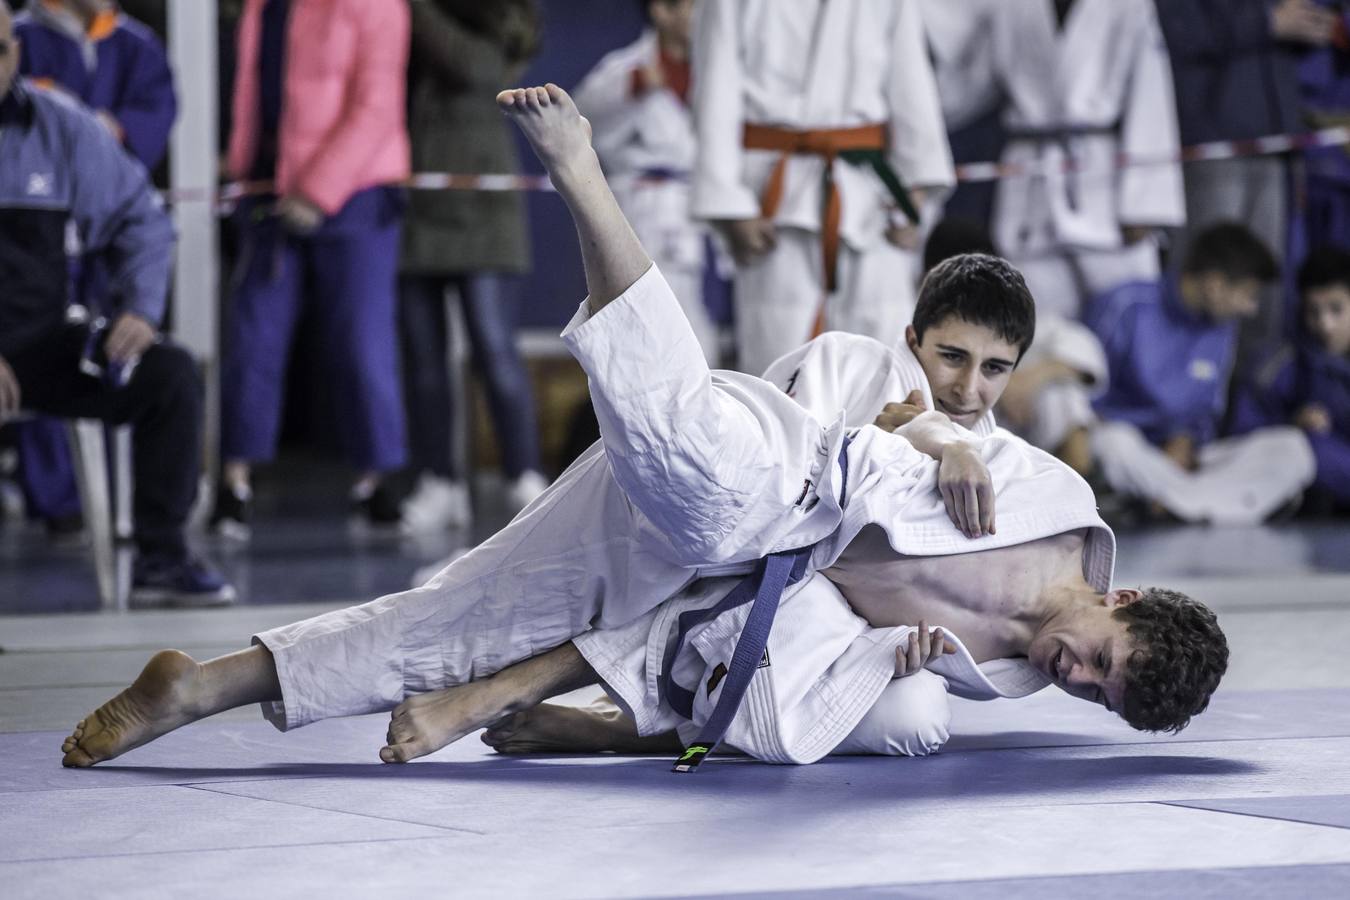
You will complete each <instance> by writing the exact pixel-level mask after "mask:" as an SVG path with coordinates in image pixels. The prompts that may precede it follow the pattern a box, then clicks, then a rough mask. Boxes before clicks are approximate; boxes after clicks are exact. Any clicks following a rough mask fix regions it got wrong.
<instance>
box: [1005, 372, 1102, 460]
mask: <svg viewBox="0 0 1350 900" xmlns="http://www.w3.org/2000/svg"><path fill="white" fill-rule="evenodd" d="M1096 420H1097V416H1096V413H1094V412H1093V411H1092V397H1091V396H1090V395H1089V393H1088V389H1087V388H1086V387H1084V386H1083V385H1082V384H1077V383H1074V382H1070V381H1060V382H1055V383H1054V384H1048V385H1046V386H1045V387H1044V388H1042V389H1041V392H1040V394H1039V395H1037V397H1036V400H1035V404H1034V408H1033V410H1032V419H1031V421H1030V422H1029V423H1027V427H1026V428H1024V429H1023V430H1022V436H1023V437H1025V438H1026V439H1027V440H1028V441H1029V442H1030V443H1032V444H1034V445H1035V446H1037V447H1040V448H1041V449H1042V450H1046V451H1048V452H1050V453H1054V452H1055V451H1057V450H1058V449H1059V448H1060V447H1061V446H1063V444H1064V442H1065V441H1066V440H1068V439H1069V435H1071V434H1072V433H1073V432H1075V431H1077V430H1078V429H1080V428H1088V427H1091V425H1092V424H1093V423H1094V422H1096Z"/></svg>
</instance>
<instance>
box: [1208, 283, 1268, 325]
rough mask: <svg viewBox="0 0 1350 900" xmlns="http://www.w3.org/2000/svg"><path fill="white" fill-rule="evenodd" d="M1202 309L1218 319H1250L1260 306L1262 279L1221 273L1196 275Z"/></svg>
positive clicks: (1223, 320)
mask: <svg viewBox="0 0 1350 900" xmlns="http://www.w3.org/2000/svg"><path fill="white" fill-rule="evenodd" d="M1197 278H1198V281H1197V285H1198V287H1199V295H1198V296H1199V300H1200V308H1201V309H1202V310H1203V311H1204V312H1205V313H1206V314H1207V315H1208V316H1209V317H1210V318H1211V319H1213V320H1214V321H1216V322H1228V321H1232V320H1234V319H1250V318H1252V317H1253V316H1255V315H1256V314H1257V312H1259V311H1260V309H1261V282H1260V281H1257V280H1256V279H1255V278H1229V277H1228V276H1227V275H1223V274H1220V273H1218V272H1205V273H1203V274H1201V275H1199V276H1197Z"/></svg>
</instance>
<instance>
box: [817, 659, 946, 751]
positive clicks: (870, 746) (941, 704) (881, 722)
mask: <svg viewBox="0 0 1350 900" xmlns="http://www.w3.org/2000/svg"><path fill="white" fill-rule="evenodd" d="M951 720H952V712H951V704H950V702H949V701H948V699H947V682H946V680H945V679H943V677H942V676H941V675H937V674H934V673H933V672H928V671H922V672H915V673H914V674H912V675H906V676H905V677H904V678H897V679H895V680H894V681H892V682H891V683H890V684H888V685H887V686H886V689H885V690H884V691H882V692H881V696H880V697H878V698H877V701H876V702H875V703H873V704H872V708H871V709H869V710H868V711H867V714H866V715H864V716H863V717H862V720H861V721H859V722H858V724H857V725H855V726H854V728H853V731H851V732H850V733H849V735H848V737H846V738H844V740H843V741H841V742H840V743H839V746H837V747H835V748H834V749H833V750H831V751H830V755H832V756H860V755H866V756H927V755H928V754H930V753H936V752H937V751H938V750H939V749H941V747H942V745H943V744H945V743H947V738H948V737H949V736H950V733H949V731H948V729H949V728H950V727H951Z"/></svg>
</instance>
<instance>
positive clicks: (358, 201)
mask: <svg viewBox="0 0 1350 900" xmlns="http://www.w3.org/2000/svg"><path fill="white" fill-rule="evenodd" d="M330 226H331V227H330ZM401 232H402V208H401V205H400V203H399V201H398V199H397V198H396V197H395V196H394V195H393V192H392V191H390V190H388V189H385V188H369V189H367V190H364V191H361V192H359V193H357V194H356V195H355V196H353V197H352V198H351V199H350V200H349V201H347V205H346V206H345V207H343V209H342V211H341V212H339V213H338V214H337V216H335V217H334V219H332V220H330V222H329V223H328V224H326V225H325V227H324V228H323V229H322V230H320V231H319V233H317V234H316V235H314V236H313V237H311V238H308V239H307V240H306V243H305V257H306V260H305V265H306V269H307V274H308V275H309V276H310V279H311V285H312V287H311V291H312V296H313V299H314V303H315V306H316V313H317V314H316V315H315V316H314V317H313V318H314V322H315V327H316V328H317V330H318V333H319V334H318V337H319V342H318V345H319V348H320V350H319V352H320V353H321V354H322V358H323V363H324V366H325V368H326V370H327V372H328V383H329V385H330V386H331V389H332V391H333V396H334V398H335V401H336V403H335V404H334V405H335V408H339V409H341V410H342V415H341V417H340V418H339V423H338V428H339V433H338V437H339V439H340V441H341V445H342V447H343V449H344V450H345V451H346V454H347V456H348V459H349V460H350V461H351V463H352V465H353V466H354V467H356V468H357V469H360V470H363V471H375V472H388V471H391V470H393V469H397V468H399V467H400V466H402V465H403V464H404V462H405V461H406V459H407V443H406V434H405V430H404V429H405V425H404V416H405V413H404V408H403V385H402V382H401V378H400V372H399V345H398V297H397V283H398V261H399V241H400V238H401Z"/></svg>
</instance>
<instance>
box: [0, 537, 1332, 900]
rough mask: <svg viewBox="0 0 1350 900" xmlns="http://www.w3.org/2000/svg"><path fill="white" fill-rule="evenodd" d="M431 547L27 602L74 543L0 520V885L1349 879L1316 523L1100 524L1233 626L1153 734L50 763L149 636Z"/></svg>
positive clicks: (222, 890)
mask: <svg viewBox="0 0 1350 900" xmlns="http://www.w3.org/2000/svg"><path fill="white" fill-rule="evenodd" d="M487 518H488V520H489V521H485V522H483V523H482V524H481V526H480V530H482V529H487V528H490V527H491V526H492V524H493V522H492V521H491V519H492V518H493V516H492V515H491V514H489V515H488V517H487ZM497 518H500V514H498V516H497ZM454 543H455V541H454V540H453V539H446V540H443V541H441V542H439V544H437V545H435V546H431V547H421V548H418V547H414V546H410V545H407V544H403V543H400V542H399V541H397V540H393V539H373V538H369V537H352V536H351V535H349V534H348V532H347V531H346V529H345V527H344V526H343V525H341V524H336V525H323V524H321V523H320V522H318V521H316V520H315V519H314V518H313V517H312V516H310V517H308V518H306V517H302V516H296V517H293V518H288V517H287V516H286V515H284V514H281V513H278V514H276V515H274V516H272V517H270V521H268V522H266V523H265V524H264V525H262V526H261V527H260V529H259V535H258V538H257V540H256V541H255V545H254V548H253V549H250V550H248V551H245V552H236V553H234V554H231V555H224V556H222V557H220V558H222V559H223V560H224V561H225V563H226V565H227V567H228V568H229V569H230V571H231V572H232V574H233V575H234V576H235V577H236V578H237V579H238V580H239V581H240V583H241V586H242V587H243V588H244V594H245V601H246V602H244V603H242V604H241V605H240V606H238V607H236V608H233V609H227V610H215V611H200V612H169V611H160V612H136V613H127V614H120V615H119V614H104V613H95V612H88V613H85V614H81V615H57V614H53V613H58V612H63V611H66V610H92V609H94V607H95V605H96V604H94V603H93V601H92V599H91V597H90V594H91V592H92V578H91V576H90V575H89V573H88V571H87V569H86V567H85V564H84V561H83V557H82V556H81V555H80V553H79V551H73V552H65V553H64V555H62V554H61V553H53V552H51V551H49V550H46V549H44V548H43V547H42V546H41V542H40V541H39V540H38V539H37V538H36V537H35V536H33V535H31V534H27V535H24V534H19V535H16V534H14V533H12V532H11V533H9V534H7V535H6V536H4V537H3V538H2V539H0V560H3V562H4V567H3V574H0V612H7V613H11V615H0V650H2V651H3V652H0V885H3V887H2V888H0V894H3V895H4V896H6V897H42V898H53V897H64V896H76V895H78V896H81V897H89V896H98V897H112V896H164V897H169V896H182V895H185V894H188V893H191V894H192V895H193V896H231V897H237V896H254V897H271V896H297V897H312V896H326V897H344V896H362V895H380V896H409V895H414V896H424V895H427V894H428V893H429V892H435V894H436V895H438V896H452V897H460V896H464V897H476V896H492V897H514V896H522V897H524V896H550V897H583V896H584V897H594V896H670V897H674V896H690V897H695V896H698V897H702V896H714V895H718V896H720V895H727V894H736V895H743V896H746V897H776V896H789V897H794V898H796V897H813V896H818V895H825V894H830V895H837V894H858V895H887V896H904V897H932V898H958V897H959V898H977V900H982V898H994V897H999V898H1011V897H1042V896H1045V895H1055V896H1068V897H1080V896H1094V897H1126V896H1128V897H1138V896H1149V895H1152V896H1157V897H1176V896H1183V897H1215V898H1235V897H1237V898H1241V897H1269V896H1282V897H1300V898H1301V897H1343V896H1350V661H1347V655H1346V653H1345V649H1344V648H1345V647H1346V646H1348V645H1350V527H1347V525H1345V524H1326V525H1297V526H1286V527H1283V528H1280V529H1228V530H1220V529H1210V530H1205V529H1186V528H1176V529H1166V530H1159V531H1153V532H1146V533H1137V534H1126V535H1122V538H1121V561H1120V567H1119V570H1118V574H1119V578H1118V582H1119V583H1121V584H1139V583H1155V582H1158V583H1166V584H1169V585H1176V586H1179V587H1181V588H1183V589H1185V590H1188V591H1190V592H1192V593H1194V594H1196V595H1197V596H1200V597H1202V598H1203V599H1205V600H1206V601H1207V602H1209V603H1210V604H1211V605H1212V606H1213V607H1214V608H1215V609H1216V610H1217V611H1218V612H1219V615H1220V618H1221V620H1222V623H1223V625H1224V628H1225V630H1226V631H1227V633H1228V635H1229V639H1230V643H1231V645H1232V650H1233V662H1232V667H1231V670H1230V673H1229V676H1228V677H1227V678H1226V680H1225V683H1224V686H1223V688H1221V689H1220V691H1219V693H1218V694H1216V696H1215V698H1214V702H1213V704H1212V706H1211V709H1210V710H1209V711H1208V712H1206V713H1205V714H1204V715H1203V716H1201V717H1200V718H1199V719H1197V720H1196V721H1195V722H1194V723H1193V724H1192V726H1191V727H1190V728H1188V729H1187V730H1186V731H1185V732H1183V733H1182V734H1180V735H1177V736H1172V737H1157V736H1150V735H1144V734H1139V733H1137V732H1133V731H1131V730H1130V729H1128V728H1127V727H1125V726H1124V725H1123V724H1122V723H1120V722H1119V721H1117V720H1116V719H1114V718H1113V717H1111V716H1110V715H1109V714H1107V713H1106V712H1105V711H1102V710H1098V709H1095V708H1092V707H1089V706H1087V705H1086V704H1082V703H1079V702H1076V701H1073V700H1071V699H1070V698H1068V697H1066V696H1065V695H1063V694H1061V693H1059V692H1057V691H1056V690H1055V689H1053V688H1052V689H1050V690H1047V691H1044V692H1042V693H1040V694H1037V695H1035V696H1033V697H1031V698H1028V699H1025V700H1021V701H1003V702H998V703H986V704H976V703H969V702H964V701H955V717H954V725H953V733H954V737H953V739H952V741H951V743H950V744H949V745H948V746H947V748H946V749H945V751H944V752H943V753H941V754H940V755H938V756H936V757H932V758H928V759H918V760H888V759H831V760H826V761H824V762H822V763H819V764H816V765H813V766H808V767H799V768H787V767H773V766H764V765H759V764H754V763H750V762H748V761H741V760H723V761H718V762H716V763H710V764H709V765H707V766H705V767H704V771H701V772H700V774H699V775H697V776H695V777H692V778H684V777H676V776H673V775H671V774H669V772H668V765H667V764H666V761H665V760H662V759H650V758H623V757H613V756H609V757H549V758H530V759H511V758H502V757H496V756H494V755H493V754H492V753H491V752H490V751H488V750H487V749H486V748H485V747H484V746H483V745H482V744H481V743H479V742H478V741H477V740H476V739H475V738H473V737H470V738H468V739H465V740H464V741H462V742H460V743H459V744H456V745H453V746H451V747H450V748H447V749H446V750H444V751H441V752H440V753H439V754H436V755H434V756H432V757H430V758H428V759H426V760H423V761H420V762H417V763H414V764H412V765H409V766H406V767H401V768H389V767H385V766H381V765H380V764H379V763H378V761H377V760H376V757H375V752H376V750H377V749H378V747H379V746H380V744H381V743H382V738H383V735H384V729H385V723H386V719H385V717H384V716H369V717H363V718H357V719H350V720H337V721H329V722H321V723H319V724H317V725H314V726H311V727H309V728H305V729H301V730H300V731H297V732H295V733H293V734H289V735H282V734H279V733H277V732H275V731H274V730H272V728H271V727H270V726H268V725H266V724H265V723H263V722H262V721H261V720H260V718H259V716H258V715H257V712H256V710H247V709H246V710H238V711H235V712H232V713H228V714H225V715H223V716H221V717H218V718H217V719H214V720H211V721H208V722H204V723H199V724H197V725H193V726H189V727H187V728H184V729H182V730H180V731H179V732H176V733H174V734H172V735H169V736H168V737H166V738H164V739H162V740H160V741H158V742H156V743H154V744H151V745H149V746H147V747H144V748H141V749H140V750H137V751H133V752H132V753H129V754H127V755H126V756H125V757H123V758H121V759H119V760H117V761H116V762H115V763H114V764H112V765H107V766H102V767H99V768H96V769H93V770H88V771H69V770H63V769H61V768H60V765H59V753H58V752H57V746H58V745H59V743H60V741H61V738H62V737H63V736H64V734H65V730H67V729H68V727H69V725H70V724H71V723H73V721H74V720H75V719H77V718H79V716H81V715H82V714H83V713H84V712H86V711H87V710H88V709H89V708H91V707H92V706H94V705H96V704H98V703H99V702H101V701H102V700H104V699H106V698H107V697H108V696H109V695H111V694H112V693H113V692H115V691H116V690H117V689H118V688H120V687H121V686H123V685H125V683H126V682H127V681H128V680H129V679H130V678H131V677H133V676H134V675H135V673H136V672H137V671H138V670H139V668H140V665H141V664H142V663H143V661H144V659H145V658H146V656H148V654H149V653H150V652H151V651H153V650H155V649H158V648H159V647H162V646H179V647H182V648H183V649H185V650H188V651H189V652H191V653H193V654H194V655H197V656H199V657H201V656H210V655H214V654H217V653H220V652H225V651H227V650H232V649H237V648H238V647H239V646H241V645H242V643H243V641H245V640H246V638H247V636H248V634H250V633H251V632H253V631H256V630H259V629H262V628H266V627H269V626H271V625H275V624H280V623H282V622H286V621H291V620H293V619H296V618H300V617H302V616H307V615H311V614H313V613H315V612H318V611H320V610H322V609H324V608H327V607H332V606H338V605H343V604H345V603H347V602H351V601H354V600H360V599H366V598H368V597H370V596H374V595H376V594H379V593H382V592H386V591H390V590H397V589H400V588H402V587H403V586H404V585H405V584H406V583H407V580H408V578H409V577H410V575H411V573H412V571H413V570H414V569H415V568H417V566H418V565H420V564H422V563H425V562H427V561H429V560H432V559H435V558H437V557H438V556H440V555H442V554H444V553H445V552H448V551H449V550H450V549H452V547H453V545H454ZM42 610H45V611H46V612H39V611H42ZM14 613H27V614H25V615H15V614H14Z"/></svg>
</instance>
